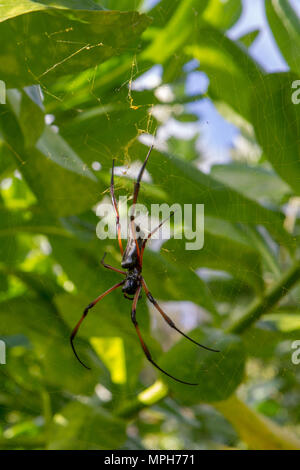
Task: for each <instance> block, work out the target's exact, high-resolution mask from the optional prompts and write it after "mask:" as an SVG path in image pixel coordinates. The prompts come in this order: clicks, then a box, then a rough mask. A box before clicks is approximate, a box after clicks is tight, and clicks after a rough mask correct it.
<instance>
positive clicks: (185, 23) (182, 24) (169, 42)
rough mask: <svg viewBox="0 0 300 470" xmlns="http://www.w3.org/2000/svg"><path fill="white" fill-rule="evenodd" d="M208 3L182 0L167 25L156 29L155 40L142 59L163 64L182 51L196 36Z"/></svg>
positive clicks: (205, 1) (203, 0) (205, 0)
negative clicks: (158, 29) (200, 18)
mask: <svg viewBox="0 0 300 470" xmlns="http://www.w3.org/2000/svg"><path fill="white" fill-rule="evenodd" d="M207 4H208V1H207V0H202V1H201V4H200V5H199V2H198V1H197V0H184V1H181V2H180V4H179V5H178V7H177V9H176V11H175V12H174V13H173V15H172V17H171V18H170V20H169V21H168V23H167V25H166V26H165V27H164V28H163V29H161V30H160V31H159V32H157V31H156V34H155V37H154V40H153V42H152V43H151V44H150V46H149V47H148V48H147V49H146V50H145V51H144V52H143V53H142V59H144V60H152V61H153V62H154V63H157V62H158V63H162V64H163V63H164V62H165V61H166V60H167V59H168V58H169V57H171V56H172V55H174V54H175V53H176V52H177V51H178V50H179V51H180V50H181V48H182V47H183V46H184V45H185V44H187V43H189V42H190V40H191V37H193V36H194V34H195V31H196V29H195V27H197V23H198V21H199V20H198V18H199V17H200V16H201V14H202V12H203V11H204V9H205V8H206V6H207Z"/></svg>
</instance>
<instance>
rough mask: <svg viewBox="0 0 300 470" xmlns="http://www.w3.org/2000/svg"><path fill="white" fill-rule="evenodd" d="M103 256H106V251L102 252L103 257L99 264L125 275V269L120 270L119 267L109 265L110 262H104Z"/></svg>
mask: <svg viewBox="0 0 300 470" xmlns="http://www.w3.org/2000/svg"><path fill="white" fill-rule="evenodd" d="M105 256H106V253H104V255H103V258H102V260H101V264H102V265H103V266H104V267H105V268H107V269H110V270H111V271H115V272H116V273H120V274H125V276H126V271H121V269H118V268H114V267H113V266H111V265H110V264H106V263H104V258H105Z"/></svg>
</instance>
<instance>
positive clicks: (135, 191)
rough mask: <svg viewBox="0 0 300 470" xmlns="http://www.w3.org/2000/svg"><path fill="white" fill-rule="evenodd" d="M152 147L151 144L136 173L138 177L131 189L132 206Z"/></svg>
mask: <svg viewBox="0 0 300 470" xmlns="http://www.w3.org/2000/svg"><path fill="white" fill-rule="evenodd" d="M152 149H153V145H151V147H150V149H149V150H148V153H147V156H146V158H145V161H144V163H143V165H142V167H141V169H140V172H139V174H138V177H137V179H136V182H135V185H134V190H133V203H132V205H133V206H135V204H136V201H137V198H138V195H139V190H140V183H141V179H142V176H143V173H144V170H145V168H146V165H147V161H148V158H149V157H150V153H151V152H152Z"/></svg>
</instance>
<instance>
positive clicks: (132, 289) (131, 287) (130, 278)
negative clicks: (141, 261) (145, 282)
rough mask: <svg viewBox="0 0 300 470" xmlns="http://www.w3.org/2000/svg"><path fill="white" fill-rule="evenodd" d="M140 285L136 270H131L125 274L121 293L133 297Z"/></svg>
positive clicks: (138, 273) (138, 274)
mask: <svg viewBox="0 0 300 470" xmlns="http://www.w3.org/2000/svg"><path fill="white" fill-rule="evenodd" d="M140 284H141V281H140V272H139V270H138V269H137V268H133V269H132V270H129V271H128V273H127V276H126V279H125V283H124V285H123V287H122V291H123V292H124V293H126V294H128V295H134V294H135V293H136V291H137V289H138V287H139V286H140Z"/></svg>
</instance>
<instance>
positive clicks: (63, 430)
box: [0, 0, 300, 449]
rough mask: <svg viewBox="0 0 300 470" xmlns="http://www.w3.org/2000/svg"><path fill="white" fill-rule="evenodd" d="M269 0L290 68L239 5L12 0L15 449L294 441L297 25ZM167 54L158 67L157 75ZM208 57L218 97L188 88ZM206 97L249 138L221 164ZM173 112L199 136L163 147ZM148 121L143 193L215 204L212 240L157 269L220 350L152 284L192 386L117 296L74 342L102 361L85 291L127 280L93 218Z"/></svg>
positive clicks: (7, 291) (209, 220)
mask: <svg viewBox="0 0 300 470" xmlns="http://www.w3.org/2000/svg"><path fill="white" fill-rule="evenodd" d="M100 3H101V4H100ZM265 6H266V15H267V19H268V22H269V26H270V28H271V30H272V33H273V37H274V39H275V41H276V43H277V45H278V47H279V49H280V51H281V53H282V55H283V57H284V59H285V60H286V62H287V64H288V66H289V68H290V70H289V71H288V72H284V73H272V74H270V73H267V72H266V71H265V70H264V69H263V68H262V66H261V65H260V64H258V63H257V62H256V61H255V60H254V59H253V57H252V56H251V55H250V53H249V48H251V45H252V44H253V42H254V41H255V40H256V38H257V37H258V36H259V34H260V31H257V30H255V31H249V33H247V34H245V35H244V36H243V37H241V38H240V40H236V41H233V40H232V39H230V38H229V36H228V34H227V31H228V29H229V28H231V27H232V26H233V25H234V24H235V23H236V21H238V19H239V17H240V15H241V13H242V2H241V1H240V0H228V1H227V2H224V1H221V0H202V1H199V0H197V1H195V0H175V1H174V0H172V1H170V0H161V1H159V2H156V4H155V6H153V8H150V10H148V11H146V12H145V8H144V6H143V2H141V1H137V0H136V1H131V2H129V1H127V0H126V1H124V0H115V1H112V0H107V1H103V2H98V1H92V0H76V1H63V0H57V1H40V2H37V1H31V0H23V1H19V2H17V5H16V2H13V1H12V0H3V1H2V3H1V6H0V20H1V21H0V34H1V38H2V47H1V51H0V59H1V60H0V79H1V80H3V81H5V83H6V87H7V94H6V104H3V105H0V240H1V244H0V319H1V321H0V335H1V339H2V340H4V341H5V343H6V354H7V357H6V364H5V365H0V373H1V386H0V448H1V449H24V448H25V449H45V448H46V449H116V448H121V449H142V448H154V449H168V448H169V449H207V448H215V449H216V448H222V447H226V448H250V449H251V448H252V449H253V448H299V446H300V444H299V439H300V432H299V429H300V428H299V420H300V413H299V410H300V393H299V384H300V368H299V365H298V366H297V365H295V364H293V363H292V361H291V355H292V352H293V350H292V349H291V345H292V342H293V341H294V340H297V339H299V337H300V320H299V316H300V312H299V294H300V290H299V286H297V281H298V279H299V277H300V273H299V271H300V270H299V261H298V260H299V247H298V241H299V232H300V224H299V217H298V215H297V214H299V210H298V209H299V174H300V173H299V172H300V165H299V155H300V148H299V146H300V107H299V105H298V106H297V105H294V104H293V103H292V100H291V95H292V82H293V81H294V80H296V79H297V74H299V38H300V27H299V19H298V18H297V16H296V14H295V12H294V11H293V10H292V8H291V6H290V5H289V3H288V1H287V0H276V1H275V0H266V2H265ZM132 9H134V10H135V11H128V10H132ZM153 66H159V67H160V70H161V79H160V80H159V81H158V82H156V83H154V82H153V83H152V84H150V86H149V81H148V85H145V86H143V83H146V82H145V81H143V75H144V74H145V72H148V71H150V70H151V68H152V67H153ZM195 72H198V73H199V72H201V73H202V74H203V73H205V74H206V76H207V79H208V82H209V85H208V89H207V92H205V93H199V94H194V93H190V92H189V88H188V86H187V83H188V80H189V77H190V76H191V74H192V73H195ZM139 79H141V80H142V81H141V82H140V83H142V84H141V85H138V83H139ZM202 100H209V101H210V103H212V104H214V105H215V107H216V109H218V111H219V112H220V113H221V114H222V115H223V117H224V118H225V119H226V120H227V121H229V122H230V123H232V124H234V125H235V126H236V128H237V130H238V131H239V135H240V136H241V138H242V139H243V140H242V142H243V145H240V146H238V145H237V146H236V148H235V149H234V151H233V152H232V161H230V162H228V163H227V164H224V163H223V164H214V165H213V166H210V167H209V170H208V171H207V170H206V171H203V166H202V164H203V163H204V162H205V161H206V159H207V158H208V157H207V153H208V151H209V150H207V149H203V147H202V148H200V147H199V142H200V140H201V134H200V140H199V135H198V133H199V129H200V127H199V121H200V123H201V121H202V118H201V117H199V116H198V114H196V112H194V111H193V109H195V108H193V106H192V105H195V104H197V103H201V102H202ZM170 121H172V122H173V123H174V122H175V123H176V125H177V126H192V127H193V126H194V127H193V128H194V129H195V125H197V128H196V132H195V133H194V135H193V136H191V138H189V136H188V134H187V136H185V138H181V137H180V135H176V134H175V135H172V136H169V137H168V134H166V135H167V137H165V139H164V142H163V143H162V142H161V140H162V138H159V136H161V135H163V132H161V131H162V130H163V129H166V126H167V124H168V123H170ZM207 124H208V125H210V123H207ZM186 128H188V127H186ZM183 129H185V127H183ZM143 134H146V135H147V136H148V140H147V141H146V140H145V136H144V135H143ZM149 134H150V135H155V134H156V136H157V137H156V145H155V149H154V151H153V153H152V155H151V159H150V160H149V163H148V166H147V171H148V172H149V175H150V177H151V180H150V179H149V181H148V182H144V183H143V185H142V188H141V193H140V199H139V201H140V202H143V203H145V204H146V205H148V207H149V205H150V204H151V203H159V204H162V203H168V204H170V205H172V204H173V203H178V204H181V205H183V204H201V203H202V204H204V206H205V241H204V247H203V249H201V250H198V251H186V250H185V246H184V242H185V240H184V241H183V240H176V239H171V240H169V241H167V242H166V243H164V244H163V245H162V246H161V248H160V250H159V251H158V250H157V249H155V244H152V245H151V244H150V245H149V249H148V250H147V252H146V253H145V257H144V270H143V271H144V276H145V279H146V280H147V283H148V284H149V286H150V288H151V291H152V293H153V295H154V296H155V297H156V298H158V299H159V300H160V301H161V302H164V306H165V307H166V310H167V311H168V312H170V315H171V316H172V317H174V318H175V317H176V320H177V321H178V324H179V325H180V326H181V328H182V329H184V330H185V331H187V330H189V329H191V330H192V331H191V333H190V335H191V336H192V337H193V338H195V339H197V340H199V341H200V342H201V343H203V344H207V345H212V346H213V347H214V346H215V347H218V348H219V349H220V350H221V352H220V353H218V354H214V353H211V352H208V351H204V350H200V349H197V348H196V347H195V346H194V345H192V344H190V343H188V342H187V341H186V340H184V338H183V339H180V340H179V341H178V336H177V334H176V332H174V331H173V330H171V331H170V329H168V326H167V325H166V326H165V325H163V324H162V322H161V321H160V320H159V321H158V322H154V321H150V316H149V312H150V313H151V317H154V315H155V316H156V313H157V312H153V310H152V309H151V308H149V306H148V304H147V303H146V301H145V299H144V297H143V298H142V299H141V300H140V302H139V304H138V310H137V316H138V321H139V323H140V326H141V330H142V331H143V335H144V336H145V340H146V342H147V345H148V346H149V349H150V350H151V352H152V353H153V357H154V358H155V359H156V360H157V362H158V363H159V364H160V365H161V366H162V367H164V368H165V369H167V370H168V371H169V372H170V373H172V374H174V375H176V376H178V377H181V378H183V379H186V380H189V381H196V382H199V386H197V387H188V386H184V385H181V384H179V383H176V382H174V381H172V380H170V379H168V378H167V377H165V376H161V375H160V374H159V373H158V372H157V371H156V370H155V369H153V368H152V367H151V366H150V365H149V364H148V363H147V361H146V359H145V357H144V355H143V352H142V350H141V348H140V344H139V342H138V338H137V337H136V334H135V331H134V328H133V326H132V323H131V321H130V303H129V302H128V300H126V299H124V298H123V297H122V296H121V295H120V292H114V293H112V294H111V295H110V296H108V297H107V298H105V299H104V300H103V301H102V302H101V303H100V304H98V305H97V306H96V307H95V309H94V310H93V311H92V312H91V313H90V314H89V316H88V318H87V320H86V321H85V324H84V325H83V326H82V329H81V330H80V334H79V335H78V338H77V339H76V342H77V347H78V351H79V353H80V355H81V356H82V358H83V359H84V360H85V361H86V362H87V363H89V365H90V366H91V370H86V369H84V368H83V367H82V366H81V365H80V364H79V363H78V362H77V361H76V359H75V358H74V356H73V354H72V351H71V348H70V344H69V336H70V332H71V330H72V328H73V327H74V325H75V324H76V322H77V321H78V319H79V318H80V315H81V313H82V311H83V309H84V308H85V306H86V305H88V304H89V303H90V302H91V300H92V299H93V298H95V297H96V296H98V295H99V294H100V293H101V292H102V291H105V290H106V289H108V288H109V287H110V286H111V285H113V284H115V283H116V282H117V279H118V275H117V274H116V273H114V272H111V271H106V270H104V269H103V268H102V266H101V265H100V260H101V258H102V255H103V253H104V252H105V251H106V252H107V253H108V256H107V260H109V261H108V262H109V263H110V264H112V265H115V266H118V265H119V264H120V260H121V258H120V254H119V252H118V247H117V242H116V240H99V239H98V238H97V237H96V231H95V229H96V225H97V223H98V221H99V218H98V217H97V215H96V207H97V204H98V203H99V202H101V201H105V202H106V201H108V188H109V183H110V171H111V170H110V169H111V165H112V158H115V159H116V165H117V166H123V170H122V171H123V173H119V174H120V175H121V176H118V177H116V191H117V196H119V195H130V194H131V191H132V178H131V177H130V176H129V174H128V175H127V170H128V168H129V166H130V164H131V163H133V162H136V161H139V162H140V161H143V159H144V157H145V154H146V152H147V145H145V142H147V143H151V142H152V138H149ZM181 134H182V132H181ZM203 150H204V152H203ZM201 168H202V170H201ZM286 272H287V273H288V274H285V273H286ZM168 301H170V303H166V302H168ZM253 302H254V303H253ZM249 305H250V307H249ZM253 305H254V306H253ZM251 306H252V307H251ZM253 312H254V314H253V316H251V315H252V313H253ZM155 318H156V317H155ZM243 319H246V322H244V323H243ZM241 325H243V328H241ZM155 338H157V339H155ZM174 342H176V344H174ZM157 378H158V380H156V379H157ZM155 380H156V381H155ZM147 387H148V388H147ZM287 430H288V431H287ZM297 435H298V440H297Z"/></svg>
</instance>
